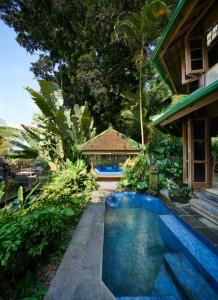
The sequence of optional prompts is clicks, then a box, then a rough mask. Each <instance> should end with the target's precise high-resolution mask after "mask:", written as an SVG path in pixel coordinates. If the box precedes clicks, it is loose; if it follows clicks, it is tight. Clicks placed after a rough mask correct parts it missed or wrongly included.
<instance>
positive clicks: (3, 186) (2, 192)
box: [0, 182, 5, 200]
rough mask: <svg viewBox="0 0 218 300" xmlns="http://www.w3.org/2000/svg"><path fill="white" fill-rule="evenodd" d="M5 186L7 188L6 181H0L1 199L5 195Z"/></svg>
mask: <svg viewBox="0 0 218 300" xmlns="http://www.w3.org/2000/svg"><path fill="white" fill-rule="evenodd" d="M4 188H5V184H4V182H0V200H1V199H2V197H3V195H4Z"/></svg>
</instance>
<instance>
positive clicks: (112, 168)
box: [79, 128, 140, 178]
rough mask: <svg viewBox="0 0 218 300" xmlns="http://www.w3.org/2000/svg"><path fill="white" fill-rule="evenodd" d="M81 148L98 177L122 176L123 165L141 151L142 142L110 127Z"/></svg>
mask: <svg viewBox="0 0 218 300" xmlns="http://www.w3.org/2000/svg"><path fill="white" fill-rule="evenodd" d="M79 150H80V151H81V152H82V153H83V154H84V155H85V156H86V157H87V158H88V159H89V160H90V164H91V169H92V172H93V173H94V174H95V175H96V176H97V177H98V178H114V177H118V178H119V177H121V176H122V168H121V165H122V164H123V163H125V161H126V160H127V159H128V158H129V157H132V156H134V155H137V154H138V152H139V151H140V144H139V143H137V142H136V141H134V140H132V139H130V138H129V137H127V136H125V135H124V134H122V133H120V132H118V131H117V130H115V129H113V128H109V129H107V130H105V131H103V132H102V133H100V134H99V135H97V136H96V137H94V138H92V139H91V140H89V141H87V142H86V143H84V144H82V145H80V146H79Z"/></svg>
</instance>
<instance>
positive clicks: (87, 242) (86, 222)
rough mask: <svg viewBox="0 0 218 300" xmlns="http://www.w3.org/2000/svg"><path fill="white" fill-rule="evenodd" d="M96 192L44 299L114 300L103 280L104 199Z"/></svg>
mask: <svg viewBox="0 0 218 300" xmlns="http://www.w3.org/2000/svg"><path fill="white" fill-rule="evenodd" d="M111 192H112V191H111V190H108V191H96V192H94V193H93V195H92V202H93V203H92V204H90V205H89V206H88V207H87V208H86V209H85V211H84V213H83V215H82V217H81V219H80V221H79V224H78V225H77V228H76V230H75V233H74V235H73V238H72V240H71V242H70V245H69V247H68V249H67V251H66V253H65V255H64V257H63V259H62V262H61V264H60V266H59V268H58V270H57V272H56V274H55V276H54V278H53V280H52V282H51V285H50V287H49V290H48V292H47V294H46V296H45V298H44V299H45V300H115V297H114V296H113V295H112V293H111V292H110V291H109V289H108V288H107V287H106V286H105V284H104V283H103V281H102V258H103V257H102V256H103V240H104V211H105V203H104V201H103V200H104V198H105V196H107V195H109V194H110V193H111Z"/></svg>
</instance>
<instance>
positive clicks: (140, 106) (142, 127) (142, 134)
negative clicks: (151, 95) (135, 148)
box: [139, 50, 145, 146]
mask: <svg viewBox="0 0 218 300" xmlns="http://www.w3.org/2000/svg"><path fill="white" fill-rule="evenodd" d="M142 51H143V50H142ZM139 110H140V126H141V143H142V146H144V144H145V140H144V126H143V108H142V61H140V69H139Z"/></svg>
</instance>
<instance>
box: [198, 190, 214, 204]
mask: <svg viewBox="0 0 218 300" xmlns="http://www.w3.org/2000/svg"><path fill="white" fill-rule="evenodd" d="M195 195H196V198H199V199H202V200H206V201H208V202H209V203H213V204H214V205H216V206H218V195H216V194H213V193H210V192H207V191H204V190H202V191H196V192H195Z"/></svg>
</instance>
